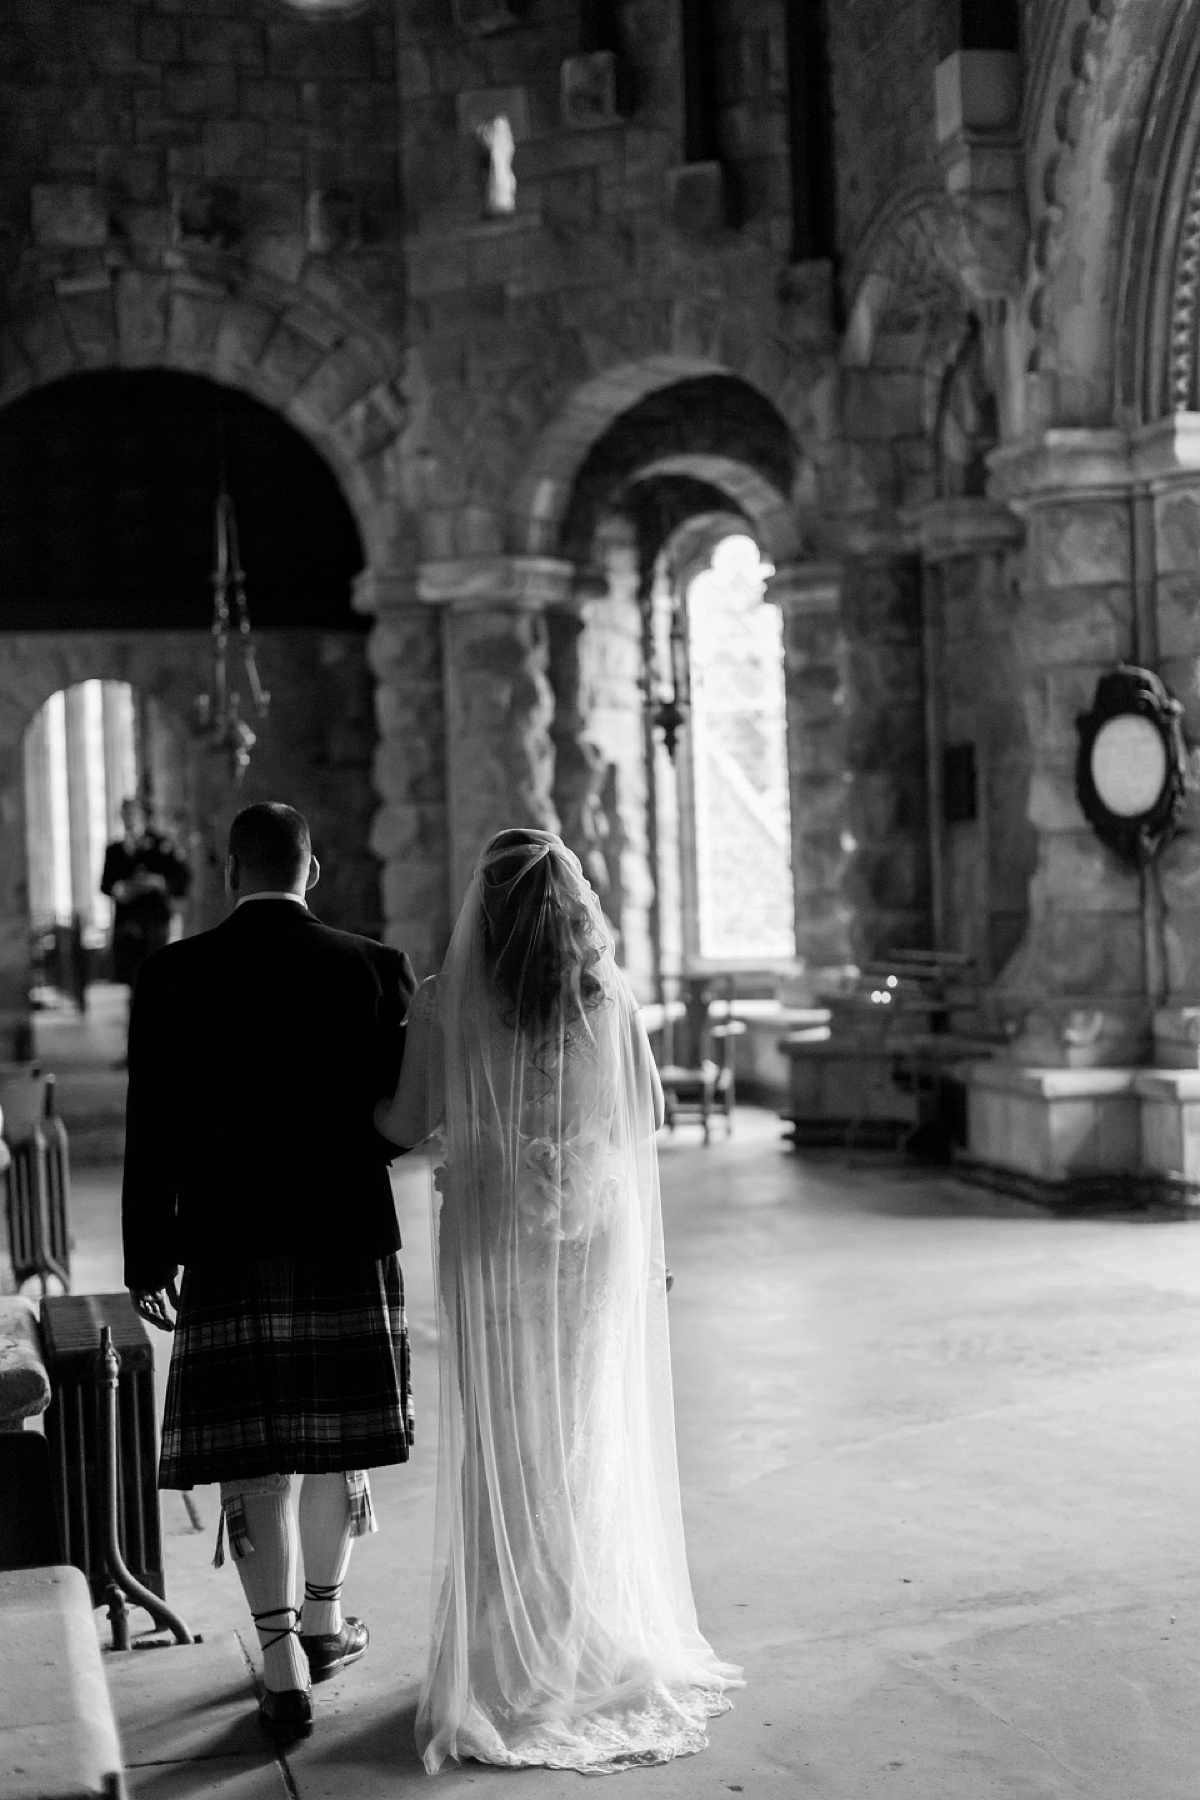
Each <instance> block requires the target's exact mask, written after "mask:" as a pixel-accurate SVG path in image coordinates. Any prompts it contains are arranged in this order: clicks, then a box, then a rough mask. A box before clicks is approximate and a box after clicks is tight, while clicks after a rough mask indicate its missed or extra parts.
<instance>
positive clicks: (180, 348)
mask: <svg viewBox="0 0 1200 1800" xmlns="http://www.w3.org/2000/svg"><path fill="white" fill-rule="evenodd" d="M73 263H74V265H75V266H76V271H77V272H75V273H71V274H69V275H66V276H63V275H61V274H60V275H57V276H52V275H50V274H48V273H41V272H39V271H38V269H37V268H36V266H35V267H34V268H33V270H32V271H31V272H27V273H26V274H25V276H24V277H23V279H22V280H21V281H20V282H19V284H18V285H17V286H15V287H14V289H13V290H11V292H10V294H9V296H8V305H7V308H6V316H5V319H4V321H3V325H2V328H0V406H3V405H5V404H7V403H8V402H9V401H12V400H15V399H17V398H18V397H20V396H21V395H24V394H27V393H29V392H31V391H32V390H33V389H35V388H37V387H40V386H42V385H45V384H47V383H49V382H51V381H54V380H56V379H59V378H60V377H63V376H65V375H69V374H73V373H79V372H83V371H94V370H102V369H147V368H163V369H169V370H177V371H180V372H183V373H187V374H193V375H201V376H205V377H208V378H209V379H211V380H213V381H216V382H218V383H222V384H225V385H227V386H229V387H233V388H235V389H239V390H240V391H242V392H243V393H245V394H248V395H250V396H252V397H253V398H255V399H257V400H260V401H262V402H263V403H265V404H266V405H267V406H268V407H270V408H272V409H273V410H274V411H276V412H277V413H278V414H280V415H281V417H282V418H284V419H285V420H287V421H288V422H289V423H290V424H291V425H292V426H293V427H294V428H295V429H296V430H298V431H299V432H300V433H301V434H302V435H303V436H304V437H305V438H306V439H307V440H308V442H309V443H310V444H312V445H313V447H314V448H315V449H316V450H317V451H318V453H319V454H320V455H321V456H322V457H323V458H324V460H325V462H326V463H327V464H328V466H329V467H330V468H331V470H332V471H333V473H334V475H335V477H336V479H337V480H338V482H339V484H340V486H341V488H342V491H343V493H344V494H345V496H346V499H347V501H348V503H349V505H350V508H351V511H352V513H353V515H354V518H355V521H356V524H357V528H358V531H359V534H360V537H361V540H362V543H363V547H364V551H365V557H366V566H365V568H364V570H363V572H362V574H361V575H360V577H359V578H358V581H357V583H356V586H355V593H354V606H355V609H356V610H358V611H361V612H363V613H367V614H372V615H374V616H375V619H376V624H375V628H374V631H373V634H372V641H371V646H370V657H371V666H372V669H373V671H374V673H375V676H376V680H377V682H378V692H377V695H376V703H377V714H378V727H379V732H380V739H381V741H380V745H379V750H378V754H377V758H376V770H375V781H376V788H377V792H378V794H379V796H380V805H379V806H378V808H377V810H376V814H375V819H374V823H373V826H372V828H371V848H372V850H373V852H374V854H375V855H376V856H377V857H378V858H379V859H380V860H381V862H382V863H383V896H384V912H385V932H386V935H387V937H388V939H389V941H391V942H395V943H400V944H403V945H404V946H405V947H406V948H408V949H409V950H410V952H411V953H412V955H413V957H414V960H415V961H416V962H417V964H418V965H419V966H421V967H422V968H423V969H424V968H428V967H431V966H434V965H435V963H436V960H437V958H438V957H439V956H440V953H441V947H442V945H443V943H444V939H445V928H446V921H445V908H446V891H447V879H446V861H445V858H446V838H445V833H446V823H445V798H444V794H445V788H444V778H443V773H442V761H443V750H442V746H441V740H440V727H441V663H440V641H439V633H438V627H437V620H436V617H434V616H432V615H431V614H430V612H429V609H427V608H424V607H416V606H414V605H413V604H412V602H413V600H414V561H415V553H414V548H413V542H412V534H411V530H410V524H409V518H410V515H409V513H408V511H407V509H406V507H405V504H404V500H403V497H402V475H401V463H402V452H401V445H402V439H403V435H404V432H405V429H406V425H407V421H408V406H407V402H406V399H405V396H404V391H403V388H402V385H401V367H402V360H403V359H402V353H401V351H400V349H399V347H398V346H397V345H396V344H395V343H394V342H393V341H391V340H390V339H389V338H388V337H387V336H385V335H384V334H382V333H381V332H380V331H378V330H376V329H375V328H373V327H372V326H370V325H368V324H366V323H364V322H363V321H362V319H360V318H359V317H358V315H357V313H356V310H355V305H354V301H353V297H352V296H351V295H349V294H343V293H342V292H341V291H340V289H339V288H338V287H337V286H336V283H335V278H334V277H333V276H332V274H331V273H330V271H329V270H328V269H326V270H324V271H322V273H321V275H320V279H319V281H318V280H316V279H313V280H311V281H306V282H305V283H303V284H302V285H296V284H292V283H289V282H287V281H285V280H283V279H281V278H278V277H276V276H273V275H271V274H268V273H267V272H266V271H265V270H263V269H262V268H257V269H250V268H248V267H247V266H246V265H244V264H240V263H236V262H235V261H234V260H232V259H228V258H225V257H223V256H221V255H219V254H217V253H213V252H208V253H205V254H203V255H195V256H189V257H185V256H183V255H182V253H179V252H174V253H170V254H164V255H163V256H162V257H161V258H155V257H149V256H148V257H146V258H145V259H144V260H141V261H138V260H134V259H133V258H128V257H126V256H124V255H122V256H121V257H117V256H113V255H110V256H109V257H108V258H107V259H101V258H100V257H98V256H92V255H90V254H82V253H80V254H77V255H75V257H74V258H73Z"/></svg>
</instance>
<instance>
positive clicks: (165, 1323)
mask: <svg viewBox="0 0 1200 1800" xmlns="http://www.w3.org/2000/svg"><path fill="white" fill-rule="evenodd" d="M129 1298H130V1299H131V1300H132V1301H133V1310H134V1311H135V1312H136V1313H137V1315H138V1317H139V1318H142V1319H145V1321H146V1323H147V1325H155V1326H157V1327H158V1329H159V1331H174V1329H175V1320H174V1317H173V1316H172V1314H171V1312H170V1311H169V1309H168V1302H169V1303H170V1305H171V1306H173V1307H174V1308H175V1311H176V1312H178V1311H179V1289H178V1288H177V1286H176V1285H175V1280H174V1277H172V1279H171V1280H170V1281H168V1283H167V1285H166V1287H165V1288H159V1289H157V1291H156V1290H154V1289H151V1288H130V1290H129Z"/></svg>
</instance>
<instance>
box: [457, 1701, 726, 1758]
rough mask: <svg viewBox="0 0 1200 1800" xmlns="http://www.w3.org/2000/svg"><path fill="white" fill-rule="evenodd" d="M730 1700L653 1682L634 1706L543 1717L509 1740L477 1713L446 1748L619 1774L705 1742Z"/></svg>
mask: <svg viewBox="0 0 1200 1800" xmlns="http://www.w3.org/2000/svg"><path fill="white" fill-rule="evenodd" d="M732 1705H733V1702H732V1701H731V1700H730V1699H729V1697H728V1695H727V1694H726V1693H725V1692H724V1691H723V1690H722V1689H719V1688H688V1689H685V1690H678V1689H675V1690H668V1689H667V1688H665V1687H658V1688H657V1689H656V1690H655V1691H654V1692H653V1693H652V1694H650V1695H649V1696H648V1697H643V1698H642V1699H641V1700H639V1701H638V1702H637V1704H636V1705H634V1706H629V1705H625V1706H622V1707H620V1708H613V1709H611V1710H608V1711H601V1712H597V1713H589V1714H586V1715H584V1716H582V1717H576V1718H572V1719H550V1720H543V1721H541V1722H540V1723H538V1724H536V1725H529V1726H526V1727H524V1728H523V1729H521V1730H520V1731H519V1732H518V1733H516V1734H514V1735H513V1736H512V1737H511V1739H510V1740H509V1741H508V1742H506V1741H505V1740H504V1738H502V1737H501V1735H500V1733H499V1732H498V1731H497V1730H496V1729H495V1727H494V1726H493V1725H492V1724H491V1723H490V1722H489V1721H488V1720H486V1719H485V1718H484V1717H483V1715H482V1713H479V1712H478V1711H475V1712H474V1717H473V1718H472V1719H471V1720H470V1721H464V1722H463V1723H461V1724H460V1725H459V1727H458V1729H457V1731H456V1732H455V1733H454V1739H455V1741H454V1744H453V1747H452V1748H451V1750H450V1754H451V1755H453V1756H457V1757H458V1758H459V1759H460V1760H461V1759H464V1758H472V1759H473V1760H474V1761H476V1762H486V1763H495V1764H498V1765H500V1766H502V1767H504V1768H510V1769H524V1768H544V1769H572V1770H574V1771H575V1772H576V1773H577V1774H581V1775H618V1774H620V1773H621V1772H622V1771H623V1770H625V1769H635V1768H641V1767H645V1766H647V1765H649V1764H651V1763H663V1762H672V1761H673V1760H674V1759H675V1757H677V1756H694V1755H696V1754H697V1752H699V1751H701V1750H704V1749H706V1748H707V1747H708V1737H707V1735H706V1733H705V1729H704V1727H705V1725H706V1723H707V1721H708V1720H709V1719H711V1718H715V1717H716V1715H717V1714H718V1713H724V1712H729V1711H730V1709H731V1708H732Z"/></svg>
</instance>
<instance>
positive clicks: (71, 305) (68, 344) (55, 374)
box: [0, 264, 411, 611]
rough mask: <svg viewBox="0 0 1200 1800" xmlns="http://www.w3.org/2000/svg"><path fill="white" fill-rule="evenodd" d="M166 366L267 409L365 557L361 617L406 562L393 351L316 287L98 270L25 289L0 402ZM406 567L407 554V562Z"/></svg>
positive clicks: (5, 355)
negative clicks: (78, 380) (283, 424)
mask: <svg viewBox="0 0 1200 1800" xmlns="http://www.w3.org/2000/svg"><path fill="white" fill-rule="evenodd" d="M144 368H163V369H175V370H179V371H180V372H182V373H186V374H193V375H204V376H207V377H209V378H210V379H211V380H213V381H217V382H221V383H224V384H226V385H227V386H230V387H234V388H240V389H241V390H242V391H243V392H245V393H247V394H249V395H251V396H252V397H253V398H255V399H258V400H261V401H263V402H264V403H265V404H266V405H268V406H269V407H271V408H272V409H273V410H274V411H276V412H278V413H280V414H281V415H282V416H283V417H284V418H285V419H287V420H288V421H289V423H290V424H292V425H293V426H294V427H295V428H296V429H297V430H298V431H300V432H301V433H302V434H303V435H304V436H305V437H307V438H308V439H309V441H310V442H311V443H312V444H313V446H314V447H315V448H316V449H317V450H318V451H319V452H320V454H321V455H322V456H323V457H324V459H325V460H326V462H327V463H328V464H329V466H330V467H331V468H332V469H333V471H334V473H335V475H336V476H337V478H338V480H339V482H340V483H341V485H342V488H343V490H344V492H345V494H346V497H347V500H348V501H349V504H350V506H351V508H352V510H353V512H354V514H355V518H356V521H357V523H358V527H359V531H360V533H361V536H362V539H363V543H364V546H365V547H366V553H367V571H366V574H365V576H364V579H363V584H362V604H363V608H364V610H367V611H370V610H372V609H373V608H372V595H373V594H374V592H375V591H376V590H377V589H379V588H380V587H386V586H387V584H388V583H389V581H391V580H394V578H395V575H396V572H397V570H398V569H400V568H403V567H404V566H406V555H405V550H404V546H403V535H402V524H401V518H402V515H401V510H400V508H399V506H398V505H397V502H396V497H395V496H396V468H397V461H398V443H399V439H400V436H401V433H402V432H403V429H404V424H405V420H406V416H407V408H406V406H405V402H404V399H403V396H402V390H401V387H400V383H399V370H400V359H399V356H398V355H397V353H396V351H395V349H394V348H393V347H392V346H391V345H389V344H387V343H386V342H385V341H384V340H382V339H381V338H379V337H378V336H377V335H376V334H374V333H373V332H370V331H368V330H367V329H365V328H364V327H362V326H361V325H359V324H358V323H357V322H356V321H355V319H354V317H353V314H352V313H351V312H350V311H349V309H347V308H343V307H342V306H340V305H338V304H336V303H334V302H333V301H331V300H330V299H329V298H328V297H327V291H326V290H322V291H319V292H314V291H310V290H309V289H305V288H294V287H289V286H288V285H287V284H285V283H283V282H280V281H272V280H269V279H268V278H267V277H266V276H264V275H262V274H257V273H256V274H254V275H249V274H248V273H247V272H246V271H245V270H244V269H239V270H238V271H237V272H236V273H235V274H232V273H230V274H227V273H226V272H224V271H223V270H221V269H220V267H219V266H217V267H213V268H207V267H206V269H205V271H204V272H203V273H201V272H199V271H197V270H195V269H193V268H191V267H190V266H187V265H185V266H184V267H180V268H171V267H167V266H162V265H155V264H151V265H146V266H139V267H116V268H107V267H100V268H97V269H95V270H93V271H91V272H89V273H87V274H82V275H78V276H71V277H60V278H58V279H47V280H40V281H31V280H27V281H26V282H25V283H24V284H23V285H22V286H21V287H20V289H19V290H17V291H16V292H15V293H13V294H12V295H11V296H10V301H9V306H8V312H7V317H6V319H5V322H4V327H3V331H2V332H0V406H6V405H8V404H9V403H10V402H11V401H13V400H16V399H18V398H19V397H20V396H21V395H22V394H25V393H28V392H29V391H30V390H31V389H33V388H35V387H39V386H42V385H45V384H46V383H48V382H51V381H56V380H59V379H60V378H61V377H63V376H65V375H72V374H78V373H82V372H84V371H88V370H96V369H144ZM407 560H408V561H411V557H409V558H407Z"/></svg>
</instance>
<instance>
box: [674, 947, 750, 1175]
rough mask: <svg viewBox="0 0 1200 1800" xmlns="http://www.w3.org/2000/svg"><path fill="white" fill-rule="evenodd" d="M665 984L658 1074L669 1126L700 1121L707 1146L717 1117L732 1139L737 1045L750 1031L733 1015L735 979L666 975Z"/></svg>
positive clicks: (735, 1096)
mask: <svg viewBox="0 0 1200 1800" xmlns="http://www.w3.org/2000/svg"><path fill="white" fill-rule="evenodd" d="M663 988H664V994H663V1001H664V1004H663V1027H662V1060H661V1062H660V1064H659V1070H658V1073H659V1079H660V1080H661V1082H662V1087H663V1102H664V1110H665V1113H666V1125H667V1128H668V1130H670V1131H674V1129H675V1127H676V1125H682V1124H699V1125H700V1126H702V1127H703V1130H704V1142H705V1143H706V1144H707V1143H708V1141H709V1124H710V1120H712V1119H713V1118H714V1117H716V1116H718V1115H719V1116H720V1117H721V1118H723V1119H724V1121H725V1135H726V1137H728V1136H729V1134H730V1132H732V1130H733V1109H734V1106H735V1104H736V1098H737V1095H736V1082H735V1078H734V1066H733V1044H734V1039H735V1038H739V1037H740V1036H741V1035H742V1033H743V1032H744V1031H745V1029H746V1027H745V1024H744V1022H743V1021H742V1020H741V1019H735V1018H734V1017H733V978H732V976H728V975H722V976H717V977H715V978H708V977H704V978H699V979H697V978H694V977H693V978H684V979H683V980H679V979H678V978H666V979H664V982H663Z"/></svg>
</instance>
